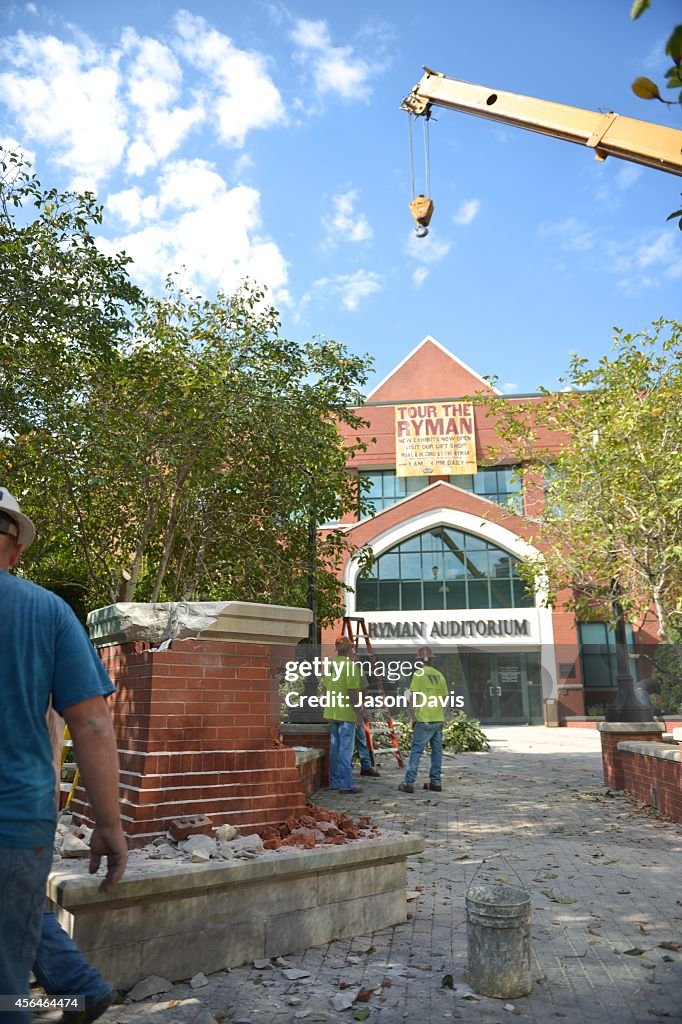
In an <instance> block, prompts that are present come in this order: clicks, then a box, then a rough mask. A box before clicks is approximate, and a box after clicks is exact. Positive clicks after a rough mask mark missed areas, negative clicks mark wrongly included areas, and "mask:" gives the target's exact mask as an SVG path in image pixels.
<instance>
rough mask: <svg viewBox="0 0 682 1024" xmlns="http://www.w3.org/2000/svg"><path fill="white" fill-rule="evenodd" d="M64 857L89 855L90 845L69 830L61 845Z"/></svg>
mask: <svg viewBox="0 0 682 1024" xmlns="http://www.w3.org/2000/svg"><path fill="white" fill-rule="evenodd" d="M61 853H62V857H89V856H90V847H89V846H88V844H87V843H84V842H83V840H82V839H79V837H78V836H76V835H73V833H71V832H67V833H66V835H65V836H64V838H63V840H62V845H61Z"/></svg>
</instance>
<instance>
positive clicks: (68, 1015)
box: [59, 989, 118, 1024]
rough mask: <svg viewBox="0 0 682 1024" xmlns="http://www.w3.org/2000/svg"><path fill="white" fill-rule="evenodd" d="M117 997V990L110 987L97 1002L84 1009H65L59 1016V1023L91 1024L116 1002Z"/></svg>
mask: <svg viewBox="0 0 682 1024" xmlns="http://www.w3.org/2000/svg"><path fill="white" fill-rule="evenodd" d="M117 997H118V992H116V991H115V990H114V989H112V990H111V992H107V994H106V995H104V996H102V998H101V999H98V1000H97V1002H95V1003H91V1004H90V1006H87V1007H86V1008H85V1010H65V1011H64V1013H63V1014H62V1015H61V1017H60V1018H59V1024H92V1022H93V1021H95V1020H97V1018H98V1017H101V1016H102V1014H103V1013H104V1012H105V1011H106V1010H108V1009H109V1007H110V1006H111V1005H112V1003H114V1002H116V1000H117Z"/></svg>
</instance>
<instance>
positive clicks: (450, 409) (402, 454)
mask: <svg viewBox="0 0 682 1024" xmlns="http://www.w3.org/2000/svg"><path fill="white" fill-rule="evenodd" d="M395 454H396V459H395V466H396V469H395V471H396V476H440V475H443V476H446V475H449V474H450V473H475V472H476V428H475V425H474V409H473V406H472V405H471V403H470V402H429V403H428V404H424V405H396V406H395Z"/></svg>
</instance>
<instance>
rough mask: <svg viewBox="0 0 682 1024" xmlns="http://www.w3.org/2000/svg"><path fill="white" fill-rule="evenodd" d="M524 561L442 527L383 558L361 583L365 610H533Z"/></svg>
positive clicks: (359, 605) (360, 599) (360, 604)
mask: <svg viewBox="0 0 682 1024" xmlns="http://www.w3.org/2000/svg"><path fill="white" fill-rule="evenodd" d="M518 563H519V560H518V558H515V557H514V556H513V555H510V554H509V552H508V551H504V550H503V549H502V548H498V547H497V546H496V545H495V544H491V543H490V541H487V540H483V538H481V537H476V536H474V534H471V533H464V532H463V531H462V530H454V529H452V528H451V527H449V526H437V527H435V528H434V529H432V530H427V531H425V532H424V533H419V534H417V535H416V536H414V537H410V538H409V539H408V540H404V541H402V543H401V544H397V545H396V546H395V547H393V548H390V550H388V551H386V552H384V554H383V555H380V556H379V558H377V560H376V562H375V563H374V566H373V569H372V573H371V575H370V576H369V577H368V578H366V579H358V581H357V583H356V594H357V610H358V611H359V612H376V611H408V610H418V609H426V610H434V611H435V610H441V609H446V608H450V609H454V608H532V607H534V605H535V599H534V597H533V595H532V594H529V593H528V592H527V591H526V587H525V584H524V582H523V581H522V580H521V579H520V578H519V575H518Z"/></svg>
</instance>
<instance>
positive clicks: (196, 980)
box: [189, 971, 208, 988]
mask: <svg viewBox="0 0 682 1024" xmlns="http://www.w3.org/2000/svg"><path fill="white" fill-rule="evenodd" d="M205 985H208V978H207V977H206V975H205V974H204V972H203V971H199V973H198V974H195V975H194V977H193V978H190V979H189V987H190V988H203V987H204V986H205Z"/></svg>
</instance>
